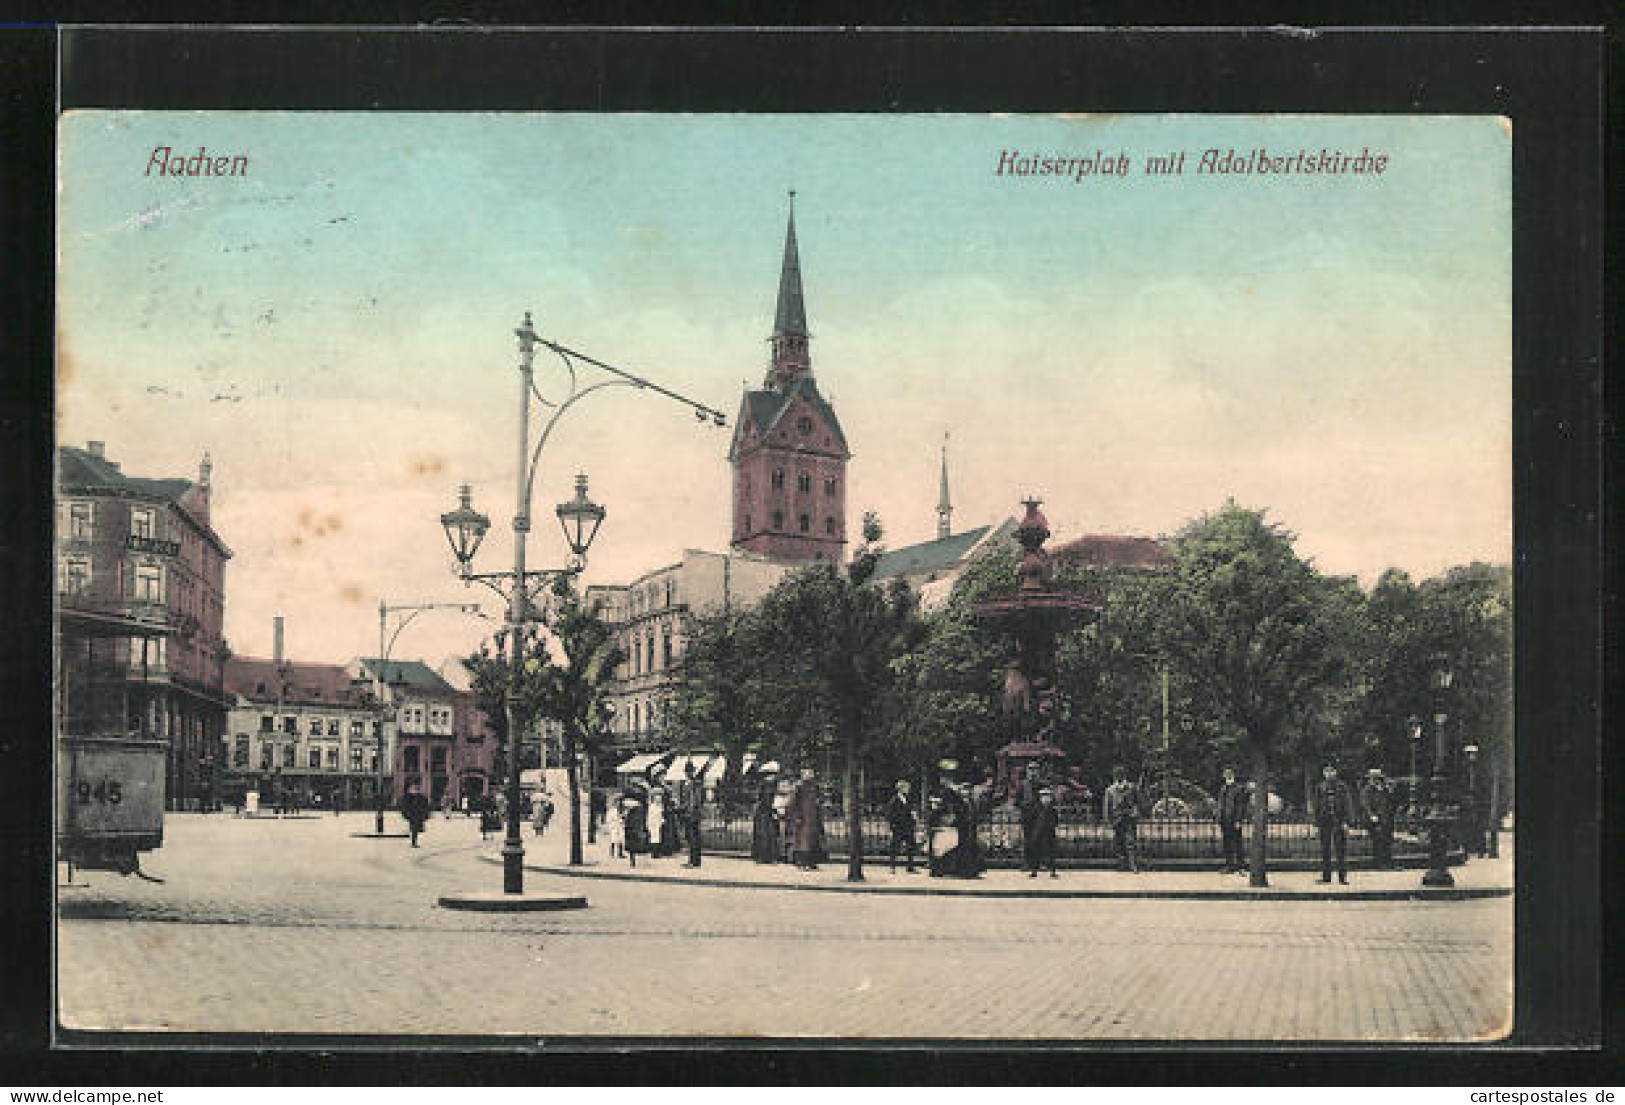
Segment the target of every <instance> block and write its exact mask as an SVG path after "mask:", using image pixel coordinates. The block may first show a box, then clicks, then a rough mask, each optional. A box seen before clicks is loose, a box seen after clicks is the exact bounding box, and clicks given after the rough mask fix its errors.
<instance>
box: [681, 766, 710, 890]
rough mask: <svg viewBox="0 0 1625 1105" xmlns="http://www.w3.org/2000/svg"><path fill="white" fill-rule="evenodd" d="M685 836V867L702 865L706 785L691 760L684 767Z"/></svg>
mask: <svg viewBox="0 0 1625 1105" xmlns="http://www.w3.org/2000/svg"><path fill="white" fill-rule="evenodd" d="M682 803H683V835H684V838H685V842H686V843H687V844H688V861H687V862H686V863H684V864H683V866H684V867H698V866H699V865H700V819H701V818H702V817H703V816H704V814H705V784H704V782H703V781H702V780H701V779H700V773H699V769H698V768H696V767H695V766H694V761H693V760H689V761H688V763H687V764H685V765H684V767H683V793H682Z"/></svg>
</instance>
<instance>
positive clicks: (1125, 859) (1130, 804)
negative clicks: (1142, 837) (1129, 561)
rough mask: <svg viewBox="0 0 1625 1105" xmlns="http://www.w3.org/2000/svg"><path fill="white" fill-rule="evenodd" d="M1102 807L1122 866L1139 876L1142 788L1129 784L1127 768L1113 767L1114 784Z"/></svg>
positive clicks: (1108, 788)
mask: <svg viewBox="0 0 1625 1105" xmlns="http://www.w3.org/2000/svg"><path fill="white" fill-rule="evenodd" d="M1102 805H1103V806H1104V807H1105V808H1104V810H1103V811H1102V812H1103V813H1104V814H1105V815H1106V823H1107V824H1108V825H1110V826H1111V827H1112V844H1113V846H1114V847H1115V849H1116V851H1117V857H1118V862H1119V865H1120V866H1121V868H1123V869H1126V870H1128V871H1131V872H1133V873H1134V874H1136V875H1138V874H1139V873H1140V865H1139V862H1138V861H1137V860H1136V859H1135V857H1134V850H1135V845H1136V844H1137V843H1138V838H1139V833H1140V788H1139V787H1137V786H1135V785H1134V784H1133V783H1132V782H1130V781H1129V777H1128V771H1127V769H1125V768H1122V767H1114V768H1112V785H1111V786H1109V787H1107V788H1106V796H1105V799H1104V800H1103V802H1102Z"/></svg>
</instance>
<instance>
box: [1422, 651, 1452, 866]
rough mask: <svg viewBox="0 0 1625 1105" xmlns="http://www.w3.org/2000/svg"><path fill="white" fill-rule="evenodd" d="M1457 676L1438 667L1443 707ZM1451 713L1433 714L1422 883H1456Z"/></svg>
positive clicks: (1441, 704) (1440, 696)
mask: <svg viewBox="0 0 1625 1105" xmlns="http://www.w3.org/2000/svg"><path fill="white" fill-rule="evenodd" d="M1453 679H1454V676H1453V674H1452V673H1451V671H1450V669H1449V668H1448V667H1442V668H1440V669H1439V676H1438V690H1439V704H1440V706H1441V707H1442V706H1443V705H1444V704H1445V702H1446V701H1447V699H1448V696H1449V694H1450V684H1451V682H1452V681H1453ZM1449 771H1450V715H1449V714H1447V713H1445V712H1444V710H1443V709H1441V710H1440V711H1439V712H1438V713H1436V714H1434V715H1433V775H1432V777H1431V778H1430V779H1429V780H1428V813H1427V822H1428V869H1427V873H1426V874H1424V875H1423V876H1422V885H1423V886H1454V885H1456V880H1455V879H1454V878H1452V877H1451V875H1450V867H1449V850H1450V825H1451V822H1452V821H1454V820H1455V809H1454V804H1453V803H1452V802H1451V801H1450V797H1451V796H1450V775H1449Z"/></svg>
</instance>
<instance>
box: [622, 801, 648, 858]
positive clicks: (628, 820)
mask: <svg viewBox="0 0 1625 1105" xmlns="http://www.w3.org/2000/svg"><path fill="white" fill-rule="evenodd" d="M621 810H622V819H623V822H624V824H625V831H626V847H625V849H623V850H624V851H625V852H626V860H627V863H628V864H629V865H630V866H631V867H633V868H634V869H635V868H636V867H637V865H638V854H639V853H640V852H641V853H644V854H647V853H648V851H649V811H648V809H647V808H646V807H645V806H644V804H643V803H642V802H640V801H639V800H638V799H636V798H634V797H632V796H631V795H627V796H626V797H624V798H622V799H621Z"/></svg>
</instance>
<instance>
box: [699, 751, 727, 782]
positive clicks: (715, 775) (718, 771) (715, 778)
mask: <svg viewBox="0 0 1625 1105" xmlns="http://www.w3.org/2000/svg"><path fill="white" fill-rule="evenodd" d="M727 771H728V757H726V756H718V757H717V758H716V759H714V760H712V761H711V764H710V766H709V767H707V768H706V769H705V774H704V775H703V776H701V781H703V782H704V783H705V785H706V786H709V787H714V786H716V785H717V784H718V783H720V782H722V776H723V775H725V774H726V773H727Z"/></svg>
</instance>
